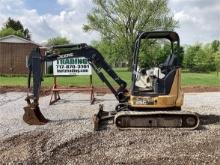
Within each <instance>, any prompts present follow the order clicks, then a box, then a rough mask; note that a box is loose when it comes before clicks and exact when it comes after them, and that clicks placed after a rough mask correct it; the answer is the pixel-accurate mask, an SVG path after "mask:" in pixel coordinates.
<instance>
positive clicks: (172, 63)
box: [159, 54, 179, 74]
mask: <svg viewBox="0 0 220 165" xmlns="http://www.w3.org/2000/svg"><path fill="white" fill-rule="evenodd" d="M177 66H179V61H178V58H177V56H176V55H175V54H170V55H169V56H168V57H167V58H166V60H165V62H164V63H162V64H160V65H159V68H160V69H161V72H162V73H164V74H168V73H169V72H170V71H171V70H172V69H173V68H175V67H177Z"/></svg>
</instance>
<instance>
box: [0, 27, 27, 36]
mask: <svg viewBox="0 0 220 165" xmlns="http://www.w3.org/2000/svg"><path fill="white" fill-rule="evenodd" d="M8 35H16V36H19V37H22V38H24V37H25V36H24V34H23V33H22V32H21V31H20V30H18V31H16V30H14V29H12V28H2V29H1V30H0V37H5V36H8Z"/></svg>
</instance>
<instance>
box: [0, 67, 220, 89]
mask: <svg viewBox="0 0 220 165" xmlns="http://www.w3.org/2000/svg"><path fill="white" fill-rule="evenodd" d="M115 70H116V72H117V73H118V75H119V77H121V78H122V79H123V80H125V81H126V82H127V83H128V86H129V85H130V83H131V78H130V76H131V73H130V72H128V71H125V70H124V69H115ZM107 77H108V76H107ZM108 78H109V77H108ZM109 80H110V82H111V83H112V84H113V85H116V83H115V82H114V81H113V80H111V79H109ZM57 83H58V85H61V86H88V85H89V76H72V77H58V78H57ZM26 84H27V77H16V76H15V77H7V76H1V77H0V86H26ZM93 84H94V86H97V87H105V84H104V83H102V82H101V80H100V79H99V78H98V76H97V75H96V74H95V73H94V74H93ZM52 85H53V77H45V78H44V81H43V82H42V86H44V87H51V86H52ZM182 85H183V86H220V76H219V77H217V76H216V73H214V72H213V73H185V72H184V73H182Z"/></svg>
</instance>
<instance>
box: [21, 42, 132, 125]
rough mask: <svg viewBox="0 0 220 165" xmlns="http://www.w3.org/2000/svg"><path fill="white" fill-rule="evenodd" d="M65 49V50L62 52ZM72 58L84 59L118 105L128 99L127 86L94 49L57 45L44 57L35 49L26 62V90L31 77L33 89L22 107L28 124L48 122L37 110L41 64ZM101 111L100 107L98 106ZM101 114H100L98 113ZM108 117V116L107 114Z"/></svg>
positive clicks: (83, 45) (82, 45)
mask: <svg viewBox="0 0 220 165" xmlns="http://www.w3.org/2000/svg"><path fill="white" fill-rule="evenodd" d="M63 49H65V50H63ZM57 50H63V51H62V52H61V53H54V51H57ZM73 57H85V58H86V59H87V60H88V61H89V63H90V65H91V66H92V68H93V70H94V71H95V72H96V74H97V75H98V77H99V78H100V79H101V80H102V81H103V82H104V83H105V84H106V85H107V87H108V88H109V89H110V90H111V92H112V93H113V94H114V96H115V97H116V99H117V100H118V101H119V103H123V102H126V101H127V100H128V97H127V96H126V95H127V93H128V91H127V89H126V87H127V84H126V82H125V81H123V80H122V79H121V78H120V77H119V76H118V75H117V74H116V73H115V72H114V70H112V68H111V66H110V65H109V64H108V63H107V62H106V61H105V59H104V58H103V56H102V55H101V53H100V52H98V50H96V49H95V48H93V47H91V46H88V45H86V44H77V45H58V46H53V47H51V49H50V51H49V52H48V53H47V55H46V56H41V54H40V51H39V49H35V50H33V51H32V52H31V54H30V56H29V60H28V68H29V74H28V89H29V91H30V87H31V77H33V89H32V95H29V94H28V96H27V97H26V101H27V103H28V106H26V107H24V110H25V114H24V116H23V119H24V121H25V122H26V123H28V124H34V125H39V124H44V123H46V122H48V121H49V120H48V119H46V118H45V117H44V116H43V115H42V113H41V112H40V108H39V94H40V89H41V81H42V80H43V76H42V75H43V74H42V63H44V62H45V61H54V60H57V59H59V58H73ZM103 70H104V71H105V72H106V73H107V74H108V75H109V76H110V77H111V78H112V79H113V80H114V81H115V82H116V83H117V84H118V86H119V87H118V89H115V88H114V87H113V86H112V84H111V83H110V82H109V80H108V79H107V78H106V76H105V75H104V73H103ZM100 111H102V106H100ZM100 113H102V112H100ZM107 115H108V116H109V114H107ZM102 116H103V114H102Z"/></svg>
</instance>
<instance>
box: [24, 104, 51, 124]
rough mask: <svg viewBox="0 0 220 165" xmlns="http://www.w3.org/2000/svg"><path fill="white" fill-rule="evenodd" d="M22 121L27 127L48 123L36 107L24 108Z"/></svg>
mask: <svg viewBox="0 0 220 165" xmlns="http://www.w3.org/2000/svg"><path fill="white" fill-rule="evenodd" d="M23 120H24V122H25V123H27V124H29V125H44V124H46V123H47V122H49V120H48V119H46V118H45V117H44V116H43V114H42V113H41V111H40V108H39V106H38V105H37V106H33V105H28V106H26V107H24V115H23Z"/></svg>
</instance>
